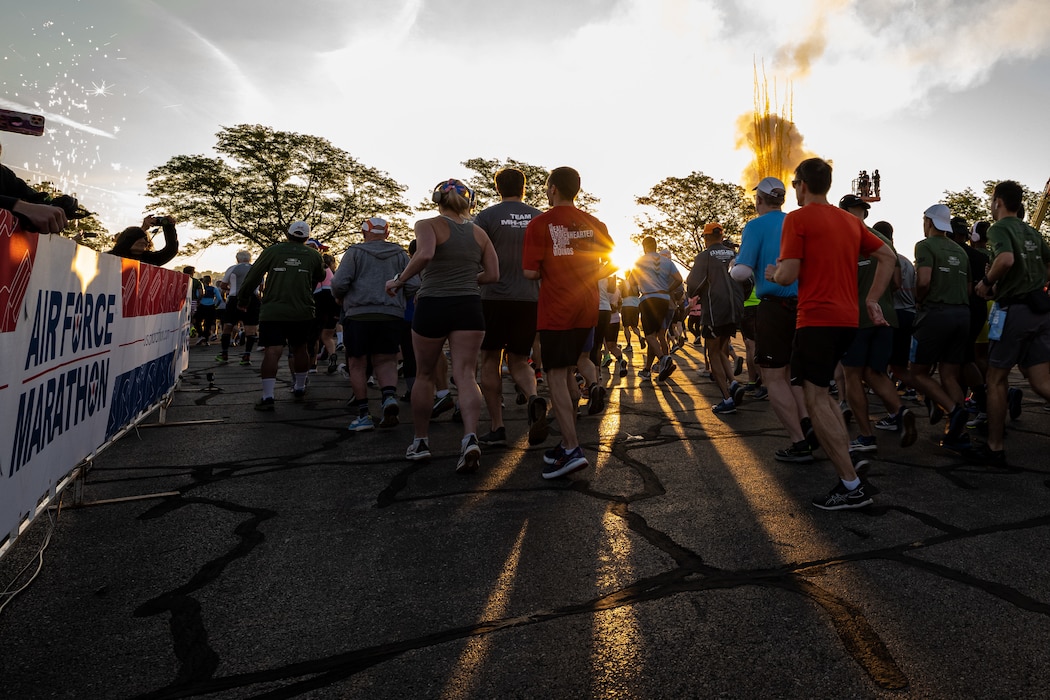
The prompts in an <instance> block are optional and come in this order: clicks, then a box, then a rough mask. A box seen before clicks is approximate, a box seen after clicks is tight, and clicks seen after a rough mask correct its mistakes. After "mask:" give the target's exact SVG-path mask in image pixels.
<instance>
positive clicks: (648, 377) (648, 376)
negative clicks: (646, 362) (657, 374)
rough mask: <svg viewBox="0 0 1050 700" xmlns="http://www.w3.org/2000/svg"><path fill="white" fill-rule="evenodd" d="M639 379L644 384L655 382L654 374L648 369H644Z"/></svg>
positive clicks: (639, 374)
mask: <svg viewBox="0 0 1050 700" xmlns="http://www.w3.org/2000/svg"><path fill="white" fill-rule="evenodd" d="M638 378H639V379H641V380H642V381H643V382H651V381H653V373H652V372H650V371H649V370H647V369H643V370H642V371H640V372H639V373H638Z"/></svg>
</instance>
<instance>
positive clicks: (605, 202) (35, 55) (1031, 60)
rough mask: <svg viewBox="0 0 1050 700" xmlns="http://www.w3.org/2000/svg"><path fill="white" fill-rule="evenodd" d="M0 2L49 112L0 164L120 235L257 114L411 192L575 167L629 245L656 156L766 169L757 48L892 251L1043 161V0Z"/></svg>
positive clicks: (10, 60) (14, 57) (8, 82)
mask: <svg viewBox="0 0 1050 700" xmlns="http://www.w3.org/2000/svg"><path fill="white" fill-rule="evenodd" d="M993 6H994V8H995V9H994V11H993V10H990V9H988V8H990V7H993ZM3 12H4V36H5V39H4V44H3V45H0V107H4V108H7V109H16V110H20V111H28V112H34V113H38V114H44V115H45V117H46V119H47V121H48V125H49V130H48V133H47V134H45V136H43V137H39V138H34V137H30V136H24V135H18V134H9V133H2V134H0V143H2V145H3V155H2V160H3V162H4V164H5V165H7V166H8V167H11V168H12V169H13V170H15V171H16V172H17V173H18V174H19V175H21V176H22V177H23V178H25V179H26V180H27V181H29V182H33V181H39V180H45V179H46V180H51V181H53V182H55V183H56V184H58V186H59V187H60V189H63V190H64V191H66V192H71V193H72V192H75V193H76V194H77V196H78V197H79V198H80V200H81V201H82V203H83V204H84V205H85V206H86V207H87V208H88V209H89V210H91V211H95V212H97V213H98V214H99V216H100V218H101V219H102V221H103V223H104V224H105V225H106V226H107V227H108V228H109V229H110V230H111V231H112V232H116V231H119V230H120V229H122V228H124V227H125V226H128V225H132V224H135V223H138V222H139V221H141V218H142V216H143V215H144V214H146V213H162V212H151V211H149V210H148V208H147V207H148V201H147V200H146V199H145V197H144V193H145V189H146V177H147V173H148V172H149V170H150V169H151V168H154V167H157V166H159V165H162V164H163V163H165V162H167V160H168V159H169V158H171V157H173V156H176V155H188V154H206V155H214V153H213V151H212V148H213V146H214V145H215V134H216V133H217V132H218V130H219V129H220V128H221V127H223V126H233V125H236V124H263V125H266V126H269V127H272V128H275V129H280V130H288V131H295V132H299V133H304V134H312V135H316V136H322V137H324V138H327V139H328V140H329V141H331V142H332V143H333V144H334V145H336V146H338V147H340V148H342V149H344V150H346V151H348V152H349V153H350V154H352V155H353V156H354V157H355V158H357V159H358V160H359V161H361V162H362V163H364V164H366V165H369V166H372V167H376V168H378V169H380V170H383V171H385V172H387V173H389V174H390V175H391V176H392V177H393V178H394V179H396V180H397V181H399V182H401V183H402V184H404V185H406V186H407V187H408V188H409V190H408V193H407V201H408V202H409V203H410V204H413V205H414V204H416V203H418V202H420V201H423V200H425V199H427V198H428V193H429V192H430V190H431V189H432V187H433V186H434V184H435V183H437V182H438V181H440V180H444V179H447V178H450V177H457V178H464V179H465V178H466V177H467V176H469V174H470V173H468V172H467V171H466V169H465V168H464V167H463V166H462V165H461V163H462V162H463V161H466V160H468V159H469V158H474V157H485V158H497V159H504V158H513V159H516V160H519V161H524V162H528V163H532V164H534V165H540V166H543V167H546V168H554V167H557V166H560V165H570V166H572V167H575V168H576V169H577V170H579V171H580V173H581V176H582V180H583V187H584V188H585V189H586V190H587V191H588V192H590V193H592V194H594V195H595V196H596V197H598V198H599V199H600V200H601V201H600V203H599V205H598V206H597V207H596V213H597V215H598V216H599V218H601V219H602V220H603V221H605V222H606V223H607V224H608V226H609V228H610V232H611V233H612V234H613V236H614V238H616V239H617V240H618V241H621V242H624V243H625V244H626V243H627V241H628V240H629V237H630V235H631V234H632V233H635V232H637V230H638V227H637V225H636V224H635V222H634V218H635V216H637V215H638V214H639V213H640V211H639V208H638V207H637V206H636V205H635V197H638V196H641V195H644V194H646V193H647V192H648V191H649V189H650V188H651V187H652V186H653V185H655V184H656V183H657V182H659V181H660V180H662V179H664V178H666V177H672V176H674V177H684V176H686V175H688V174H689V173H691V172H693V171H702V172H703V173H705V174H706V175H709V176H711V177H713V178H715V179H717V180H726V181H731V182H737V183H738V184H741V185H742V186H744V187H746V188H748V189H750V188H752V187H754V185H755V184H757V183H756V182H749V181H744V180H746V179H747V178H745V177H744V171H745V169H746V166H747V164H748V162H749V161H750V160H751V154H750V153H749V152H748V151H747V149H746V148H744V149H739V148H738V147H737V144H738V133H737V123H738V120H739V118H740V117H741V115H747V114H750V113H751V112H752V110H753V107H754V99H755V91H754V90H755V80H754V76H755V70H756V66H757V68H758V70H759V72H760V74H762V73H763V72H764V76H765V80H766V82H767V84H768V85H769V87H770V90H771V91H773V90H775V93H776V95H777V98H778V104H779V105H780V106H782V107H786V106H787V105H790V108H791V114H792V116H793V119H794V122H795V124H796V126H797V128H798V130H799V132H800V133H801V135H802V137H803V138H804V146H805V148H806V149H807V150H809V151H811V152H812V153H815V154H817V155H819V156H821V157H824V158H827V159H829V160H831V161H833V163H834V167H835V182H834V184H833V186H832V190H831V192H830V193H829V198H830V199H832V201H837V200H838V198H839V197H840V196H841V195H842V194H845V193H847V192H848V191H849V189H850V181H851V180H852V178H854V177H856V174H857V173H858V172H859V171H860V170H867V171H868V172H871V171H872V170H874V169H876V168H878V169H879V171H880V173H881V175H882V201H881V202H878V203H876V204H874V205H873V208H872V212H871V215H870V218H869V223H871V222H873V221H877V220H880V219H884V220H886V221H889V222H890V223H892V224H893V225H894V228H895V230H896V236H895V239H896V243H897V247H898V249H899V250H900V251H901V252H904V253H907V254H910V253H911V252H912V248H913V247H914V243H915V242H916V241H917V240H919V239H920V238H921V237H922V212H923V210H925V209H926V207H928V206H929V205H931V204H934V203H936V202H937V201H938V200H939V199H940V198H941V197H942V195H943V192H944V191H945V190H962V189H964V188H966V187H973V188H974V189H975V190H977V191H980V189H981V183H982V182H983V181H984V180H998V179H1005V178H1011V179H1016V180H1018V181H1019V182H1021V183H1023V184H1025V185H1027V186H1029V187H1031V188H1033V189H1037V190H1041V189H1042V187H1043V186H1044V184H1045V183H1046V182H1047V179H1048V178H1050V137H1048V135H1047V132H1046V115H1047V114H1048V113H1050V89H1048V87H1050V85H1048V83H1050V78H1048V76H1050V31H1048V29H1047V28H1048V27H1050V3H1047V2H1045V0H1000V1H999V2H997V3H994V5H993V4H991V3H987V2H984V1H982V0H921V2H920V0H881V1H880V2H877V3H873V2H863V1H861V0H796V1H795V2H792V3H783V2H776V3H774V2H771V1H769V0H732V1H728V0H718V1H716V0H571V1H569V2H566V1H565V0H529V1H527V2H520V1H518V2H511V1H509V0H460V2H457V3H447V2H441V3H439V2H434V1H433V0H386V2H383V3H377V2H365V1H364V0H300V1H299V2H296V3H291V2H284V1H282V2H278V1H276V0H223V1H222V2H215V1H214V0H37V1H36V2H35V3H20V4H19V5H18V7H17V9H5V10H4V11H3ZM789 96H790V99H789ZM791 199H792V197H791V194H790V193H789V204H788V206H787V207H786V209H787V210H791V209H793V208H795V204H794V202H793V201H790V200H791ZM424 215H428V214H427V213H421V214H420V217H422V216H424ZM180 235H181V236H183V237H190V236H193V235H194V233H193V231H192V228H191V227H186V226H182V227H180ZM183 264H195V265H197V268H198V269H213V270H223V269H225V268H226V267H228V266H229V265H230V264H233V250H230V249H221V248H216V249H212V250H209V251H207V252H204V253H201V254H198V255H196V256H194V257H193V258H186V257H180V258H176V260H175V261H174V262H173V263H172V264H171V265H172V266H181V265H183Z"/></svg>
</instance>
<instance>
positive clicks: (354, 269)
mask: <svg viewBox="0 0 1050 700" xmlns="http://www.w3.org/2000/svg"><path fill="white" fill-rule="evenodd" d="M361 232H362V233H363V234H364V238H365V240H364V242H362V243H357V244H355V245H352V246H350V248H349V249H347V251H346V252H345V253H344V254H343V259H342V260H341V261H340V263H339V269H338V270H337V271H336V273H335V277H334V278H333V279H332V294H333V295H334V296H335V298H336V299H342V304H343V317H344V318H343V344H344V345H345V347H346V367H347V371H348V372H349V373H350V385H351V387H352V388H353V390H354V397H355V403H356V408H357V413H358V415H357V418H355V419H354V420H353V421H352V422H351V423H350V425H349V426H348V429H349V430H353V431H355V432H360V431H364V430H374V429H375V423H374V422H373V420H372V416H371V415H369V413H368V385H367V377H366V371H367V370H366V368H367V365H368V358H369V357H371V358H372V368H373V370H374V371H375V376H376V379H377V380H378V382H379V386H380V387H381V388H382V391H383V419H382V421H380V423H379V427H380V428H390V427H393V426H395V425H397V423H398V419H397V416H398V403H397V351H398V349H399V347H400V339H401V334H402V327H403V325H404V323H405V294H406V293H408V294H412V293H414V292H415V290H416V289H418V288H419V280H418V278H413V279H412V280H409V282H408V283H406V284H405V286H404V287H402V288H401V289H399V290H398V292H397V293H396V294H395V295H393V296H390V295H388V294H387V293H386V286H385V285H386V281H387V280H389V279H391V278H396V277H397V276H398V275H400V274H401V271H402V270H404V269H405V267H406V266H407V265H408V253H407V252H405V249H404V248H402V247H401V246H399V245H397V244H396V243H391V242H390V241H388V240H387V235H389V233H390V227H389V225H388V224H387V222H386V221H385V220H384V219H380V218H378V217H373V218H371V219H368V220H367V221H365V222H364V223H363V224H362V225H361Z"/></svg>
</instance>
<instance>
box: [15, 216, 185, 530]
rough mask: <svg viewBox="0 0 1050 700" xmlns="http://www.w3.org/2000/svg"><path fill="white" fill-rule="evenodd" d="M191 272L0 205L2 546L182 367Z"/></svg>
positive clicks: (150, 402) (138, 416)
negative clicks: (20, 217)
mask: <svg viewBox="0 0 1050 700" xmlns="http://www.w3.org/2000/svg"><path fill="white" fill-rule="evenodd" d="M189 294H190V284H189V277H187V276H186V275H184V274H182V273H180V272H174V271H172V270H165V269H162V268H159V267H154V266H152V265H146V264H144V263H139V262H137V261H134V260H124V259H122V258H118V257H116V256H114V255H106V254H99V253H96V252H95V251H93V250H91V249H90V248H85V247H83V246H79V245H77V244H76V243H74V242H73V241H71V240H69V239H67V238H63V237H61V236H41V235H38V234H35V233H25V232H23V231H21V230H20V229H19V228H18V226H17V221H16V219H14V218H13V217H12V216H11V214H10V212H7V211H4V210H0V313H2V314H3V316H2V318H0V544H2V543H3V542H4V540H5V539H7V538H8V537H9V536H11V537H13V536H17V534H18V531H19V527H20V525H21V524H22V523H23V521H25V520H26V518H31V517H33V514H34V512H35V511H36V509H37V506H38V504H39V503H41V501H42V500H44V499H46V498H47V497H48V495H49V494H51V493H53V491H54V489H55V485H56V484H57V483H59V482H60V481H61V480H62V479H63V478H64V477H65V476H66V475H68V474H69V472H70V471H72V470H73V469H74V468H75V467H76V466H77V465H78V464H79V463H80V462H81V461H82V460H84V459H85V458H87V457H89V456H91V455H92V454H94V453H95V452H96V451H97V450H98V449H99V448H100V447H102V446H103V445H105V444H106V443H107V442H108V441H109V440H111V439H112V438H113V437H114V436H115V435H117V434H118V433H120V432H121V431H122V430H123V429H125V428H127V427H128V426H130V425H132V424H133V423H135V422H136V421H137V420H141V418H142V417H143V416H144V415H145V414H146V413H147V412H148V411H149V410H150V409H152V408H153V407H155V406H156V405H157V404H158V402H159V401H160V400H161V399H162V398H164V397H165V396H166V395H167V394H168V392H169V391H170V390H171V389H172V388H173V387H174V386H175V381H176V380H177V379H178V377H179V374H180V373H181V372H182V371H183V370H184V369H186V367H187V364H188V357H189V356H188V352H187V344H188V341H189V336H188V332H189V308H190V302H189Z"/></svg>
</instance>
